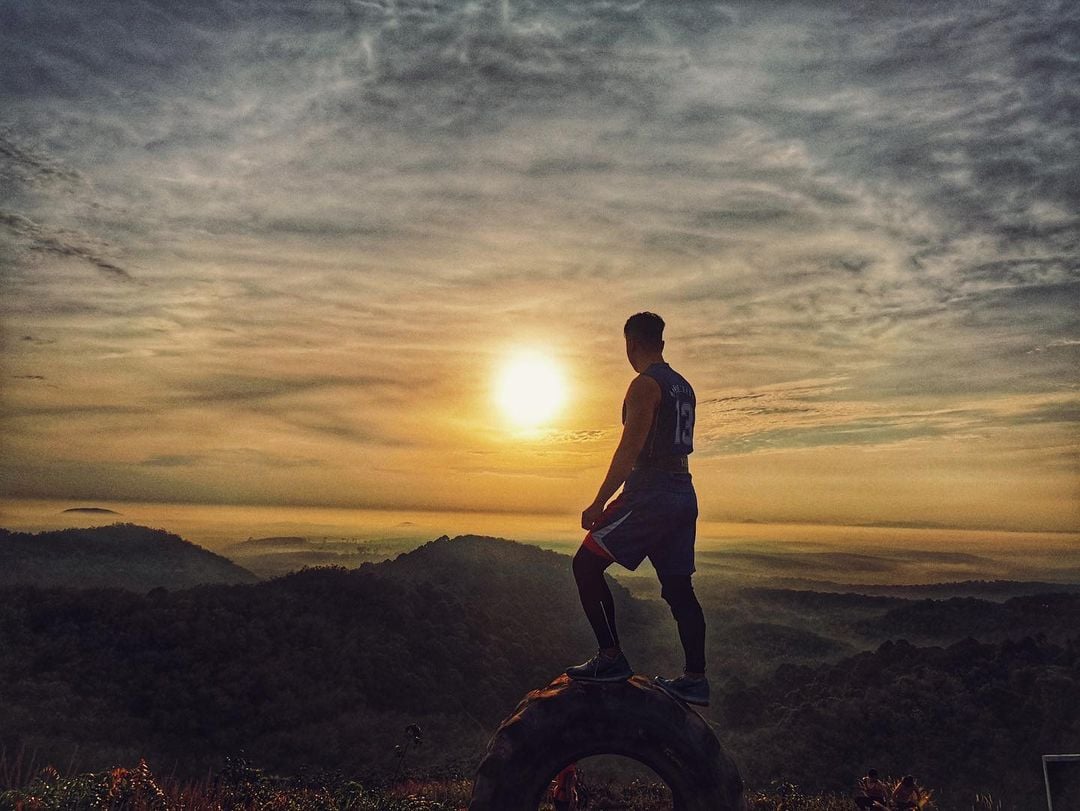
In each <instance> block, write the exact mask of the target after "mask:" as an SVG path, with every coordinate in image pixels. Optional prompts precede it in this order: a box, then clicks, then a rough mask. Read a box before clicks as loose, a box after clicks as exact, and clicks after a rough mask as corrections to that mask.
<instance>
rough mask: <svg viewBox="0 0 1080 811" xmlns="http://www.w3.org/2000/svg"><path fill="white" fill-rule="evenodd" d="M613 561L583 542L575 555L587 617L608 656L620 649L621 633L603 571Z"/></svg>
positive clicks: (576, 573)
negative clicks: (617, 626) (616, 624)
mask: <svg viewBox="0 0 1080 811" xmlns="http://www.w3.org/2000/svg"><path fill="white" fill-rule="evenodd" d="M613 562H614V561H612V560H611V558H609V557H606V556H604V555H600V554H597V553H596V552H593V551H592V550H590V549H589V548H588V547H587V546H586V545H585V544H582V545H581V547H580V548H579V549H578V551H577V554H576V555H574V580H576V581H577V587H578V596H579V597H580V598H581V607H582V608H584V609H585V617H586V618H587V619H588V620H589V625H591V626H592V629H593V633H594V634H596V644H597V647H599V648H600V650H602V651H604V652H605V653H607V654H608V655H614V654H615V653H617V652H618V650H619V632H618V631H617V630H616V628H615V598H614V597H612V596H611V589H610V588H608V584H607V580H606V579H605V578H604V571H605V570H606V569H607V567H608V566H610V565H611V564H612V563H613Z"/></svg>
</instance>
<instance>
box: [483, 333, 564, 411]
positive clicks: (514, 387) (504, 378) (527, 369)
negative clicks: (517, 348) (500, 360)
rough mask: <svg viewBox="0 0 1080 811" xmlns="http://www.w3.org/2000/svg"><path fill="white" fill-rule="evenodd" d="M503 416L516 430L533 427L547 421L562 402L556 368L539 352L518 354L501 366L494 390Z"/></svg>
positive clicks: (560, 379) (560, 406)
mask: <svg viewBox="0 0 1080 811" xmlns="http://www.w3.org/2000/svg"><path fill="white" fill-rule="evenodd" d="M496 400H497V402H498V404H499V407H500V408H501V409H502V411H503V414H505V415H506V417H507V418H508V419H509V420H510V421H511V422H512V423H514V425H516V426H518V427H520V428H535V427H537V426H539V425H542V424H544V423H546V422H548V421H549V420H551V419H552V418H553V417H554V416H555V415H556V414H558V412H559V409H561V408H562V406H563V403H564V402H565V401H566V385H565V383H564V382H563V375H562V373H561V372H560V370H559V367H558V366H557V365H556V364H555V362H554V361H552V360H551V358H549V357H547V356H545V355H542V354H540V353H539V352H534V351H529V352H520V353H518V354H516V355H514V356H513V357H512V358H511V359H510V360H509V361H508V362H507V363H506V365H505V366H504V367H503V369H502V371H501V373H500V375H499V381H498V386H497V389H496Z"/></svg>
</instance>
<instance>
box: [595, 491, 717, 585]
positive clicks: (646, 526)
mask: <svg viewBox="0 0 1080 811" xmlns="http://www.w3.org/2000/svg"><path fill="white" fill-rule="evenodd" d="M697 516H698V504H697V494H696V493H695V492H694V485H693V484H692V483H691V479H690V474H689V473H667V472H663V471H638V470H635V471H633V472H632V473H631V474H630V476H629V477H628V478H627V480H626V484H625V485H624V486H623V491H622V493H620V494H619V496H618V498H616V499H615V500H614V501H612V502H611V503H610V504H608V505H607V507H606V508H605V509H604V513H603V515H601V516H600V520H599V521H597V523H596V526H594V527H593V528H592V530H591V531H590V532H589V534H588V535H586V536H585V541H584V544H585V546H586V547H588V548H590V549H592V551H594V552H599V553H601V554H604V555H606V557H609V558H611V559H612V560H614V561H615V562H616V563H618V564H619V565H620V566H624V567H626V568H627V569H630V570H631V571H633V570H634V569H636V568H637V567H638V566H640V565H641V561H643V560H645V558H648V559H649V561H650V562H651V563H652V565H653V568H655V569H656V573H657V574H678V575H689V574H693V573H694V571H695V568H694V539H695V536H696V534H697Z"/></svg>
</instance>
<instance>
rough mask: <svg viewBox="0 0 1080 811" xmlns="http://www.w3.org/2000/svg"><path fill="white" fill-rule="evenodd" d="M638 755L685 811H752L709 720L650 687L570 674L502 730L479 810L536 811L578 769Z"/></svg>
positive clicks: (521, 707)
mask: <svg viewBox="0 0 1080 811" xmlns="http://www.w3.org/2000/svg"><path fill="white" fill-rule="evenodd" d="M601 754H612V755H623V756H625V757H629V758H633V759H634V760H637V761H639V762H641V763H644V764H645V765H646V766H648V767H649V768H651V769H652V770H653V771H655V772H656V773H657V774H658V775H659V776H660V778H661V779H662V780H663V781H664V782H665V783H666V784H667V785H668V787H669V788H670V789H671V795H672V800H673V804H674V808H675V809H676V811H742V809H743V808H744V804H743V798H742V794H743V783H742V778H740V777H739V771H738V769H737V768H736V767H735V764H734V763H733V762H732V760H731V758H730V757H728V755H727V753H726V752H724V750H723V748H722V747H721V746H720V742H719V741H718V740H717V739H716V735H715V734H714V733H713V731H712V729H711V728H710V727H709V725H708V723H707V722H706V721H705V719H704V718H702V717H701V716H700V715H699V714H698V713H697V712H695V711H694V710H693V709H691V708H689V707H688V706H686V705H685V704H683V703H682V702H680V701H677V700H675V699H674V698H672V697H671V696H669V695H668V694H667V693H665V692H664V691H663V690H660V689H659V688H658V687H656V686H655V685H653V684H652V683H651V682H650V681H648V680H646V679H644V678H642V677H640V676H634V677H633V678H631V679H629V680H628V681H622V682H613V683H607V684H596V683H586V682H579V681H573V680H571V679H569V678H567V677H566V676H560V677H559V678H557V679H555V681H553V682H551V684H549V685H548V686H547V687H544V688H543V689H540V690H534V691H533V692H531V693H529V694H528V695H527V696H525V698H524V699H523V700H522V701H521V703H520V704H518V706H517V708H516V709H515V710H514V712H513V713H512V714H511V715H510V716H509V717H508V718H507V719H506V720H504V721H503V722H502V724H500V726H499V728H498V730H496V732H495V735H494V736H493V737H492V739H491V742H490V743H489V744H488V748H487V753H486V754H485V755H484V759H483V760H482V761H481V763H480V767H479V769H478V770H477V773H476V780H475V782H474V783H473V794H472V801H471V802H470V804H469V811H536V809H537V807H538V806H539V804H540V800H541V799H542V797H543V794H544V790H545V789H546V788H547V787H548V784H549V783H550V781H551V780H552V778H554V777H555V775H556V774H558V772H559V771H560V770H561V769H562V768H563V767H564V766H566V765H567V764H568V763H574V762H576V761H578V760H582V759H583V758H587V757H590V756H592V755H601Z"/></svg>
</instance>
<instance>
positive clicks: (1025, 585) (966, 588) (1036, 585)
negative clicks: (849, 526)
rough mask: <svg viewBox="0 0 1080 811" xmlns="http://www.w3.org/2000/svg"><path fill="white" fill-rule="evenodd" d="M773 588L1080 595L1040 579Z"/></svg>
mask: <svg viewBox="0 0 1080 811" xmlns="http://www.w3.org/2000/svg"><path fill="white" fill-rule="evenodd" d="M769 585H770V586H772V587H773V588H775V589H776V590H778V591H790V590H800V591H802V590H808V591H815V592H829V593H834V594H865V595H867V596H880V597H899V598H903V599H922V598H934V599H944V598H948V597H978V598H980V599H983V600H1007V599H1009V598H1010V597H1022V596H1024V595H1028V594H1064V593H1073V594H1078V593H1080V583H1048V582H1043V581H1039V580H960V581H956V582H948V583H925V584H918V585H903V584H895V585H884V584H862V583H836V582H832V581H828V580H811V579H807V578H791V577H789V578H773V579H772V580H771V581H770V584H769Z"/></svg>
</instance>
